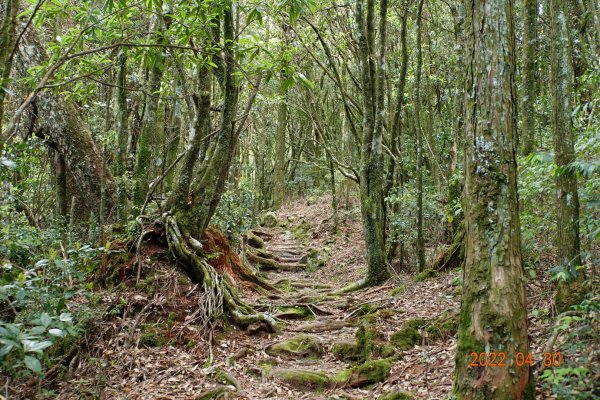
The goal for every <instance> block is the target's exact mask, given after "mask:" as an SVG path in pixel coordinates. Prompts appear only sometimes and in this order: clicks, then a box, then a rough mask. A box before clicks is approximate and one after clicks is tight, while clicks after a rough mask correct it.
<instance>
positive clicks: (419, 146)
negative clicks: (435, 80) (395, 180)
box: [414, 0, 425, 272]
mask: <svg viewBox="0 0 600 400" xmlns="http://www.w3.org/2000/svg"><path fill="white" fill-rule="evenodd" d="M423 3H424V0H420V1H419V8H418V10H417V45H416V46H417V70H416V72H415V96H414V103H415V104H414V107H415V114H414V119H415V138H416V140H415V143H416V152H417V170H416V175H417V176H416V179H417V188H416V189H417V193H416V195H417V243H416V245H417V246H416V247H417V269H418V270H419V272H421V271H423V270H425V238H424V237H423V132H422V131H421V112H420V111H421V69H422V65H423V50H422V46H421V36H422V28H423V27H422V23H423V20H422V18H421V15H422V13H423Z"/></svg>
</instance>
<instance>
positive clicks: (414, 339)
mask: <svg viewBox="0 0 600 400" xmlns="http://www.w3.org/2000/svg"><path fill="white" fill-rule="evenodd" d="M424 324H425V321H424V320H422V319H411V320H408V321H406V322H405V323H404V324H403V325H402V327H401V328H400V330H398V331H397V332H396V333H394V334H393V335H392V337H391V338H390V341H391V342H392V344H393V345H394V346H395V347H396V348H397V349H398V350H400V351H404V350H409V349H411V348H413V347H414V346H415V345H416V344H417V343H419V342H420V341H421V334H420V333H419V328H421V327H422V326H423V325H424Z"/></svg>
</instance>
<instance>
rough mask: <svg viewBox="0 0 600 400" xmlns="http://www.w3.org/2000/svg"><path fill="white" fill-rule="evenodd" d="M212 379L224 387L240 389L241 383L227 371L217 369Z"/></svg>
mask: <svg viewBox="0 0 600 400" xmlns="http://www.w3.org/2000/svg"><path fill="white" fill-rule="evenodd" d="M212 377H213V379H214V380H216V381H217V382H219V383H222V384H224V385H230V386H233V387H235V388H236V389H239V386H240V384H239V382H238V381H237V380H236V379H235V378H234V377H233V376H231V375H230V374H229V373H228V372H227V371H224V370H222V369H220V368H217V369H216V370H215V372H214V373H213V374H212Z"/></svg>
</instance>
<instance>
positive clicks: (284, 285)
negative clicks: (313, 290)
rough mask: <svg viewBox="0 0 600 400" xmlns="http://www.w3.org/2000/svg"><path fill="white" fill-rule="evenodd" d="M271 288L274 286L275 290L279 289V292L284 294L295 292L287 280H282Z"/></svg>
mask: <svg viewBox="0 0 600 400" xmlns="http://www.w3.org/2000/svg"><path fill="white" fill-rule="evenodd" d="M273 286H275V287H276V288H277V289H280V290H281V291H283V292H286V293H291V292H295V291H296V289H294V287H293V286H292V281H291V280H289V279H282V280H280V281H279V282H277V283H276V284H275V285H273Z"/></svg>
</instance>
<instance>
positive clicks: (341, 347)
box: [331, 342, 360, 361]
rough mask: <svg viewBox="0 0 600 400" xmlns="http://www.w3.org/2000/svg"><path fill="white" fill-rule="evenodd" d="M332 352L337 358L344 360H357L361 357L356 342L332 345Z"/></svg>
mask: <svg viewBox="0 0 600 400" xmlns="http://www.w3.org/2000/svg"><path fill="white" fill-rule="evenodd" d="M331 352H332V353H333V355H334V356H335V357H336V358H339V359H340V360H344V361H356V360H358V359H359V358H360V355H359V353H360V351H359V348H358V346H357V345H356V343H354V342H339V343H335V344H334V345H333V346H332V347H331Z"/></svg>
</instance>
